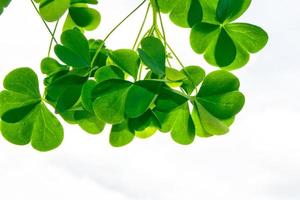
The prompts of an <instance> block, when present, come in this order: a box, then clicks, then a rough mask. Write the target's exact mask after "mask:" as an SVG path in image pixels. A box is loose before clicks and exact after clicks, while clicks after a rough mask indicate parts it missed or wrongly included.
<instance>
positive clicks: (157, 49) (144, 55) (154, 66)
mask: <svg viewBox="0 0 300 200" xmlns="http://www.w3.org/2000/svg"><path fill="white" fill-rule="evenodd" d="M141 46H142V48H139V49H138V52H139V55H140V58H141V60H142V62H143V63H144V64H145V65H146V66H147V67H149V68H150V69H151V71H152V72H153V73H154V74H156V75H159V76H161V75H165V68H166V50H165V47H164V45H163V43H162V42H161V41H160V40H159V39H158V38H155V37H152V36H150V37H146V38H144V39H143V40H142V41H141Z"/></svg>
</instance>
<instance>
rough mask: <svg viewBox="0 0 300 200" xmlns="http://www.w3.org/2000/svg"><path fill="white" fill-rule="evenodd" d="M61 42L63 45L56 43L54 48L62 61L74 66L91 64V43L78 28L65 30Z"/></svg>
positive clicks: (84, 66)
mask: <svg viewBox="0 0 300 200" xmlns="http://www.w3.org/2000/svg"><path fill="white" fill-rule="evenodd" d="M61 43H62V45H56V46H55V49H54V50H55V53H56V55H57V57H58V58H59V59H60V60H61V61H63V62H64V63H65V64H67V65H69V66H72V67H74V68H87V67H89V66H90V60H91V58H90V52H89V43H88V41H87V39H86V38H85V36H84V35H83V34H82V33H81V32H80V31H79V30H78V29H72V30H67V31H64V32H63V33H62V35H61Z"/></svg>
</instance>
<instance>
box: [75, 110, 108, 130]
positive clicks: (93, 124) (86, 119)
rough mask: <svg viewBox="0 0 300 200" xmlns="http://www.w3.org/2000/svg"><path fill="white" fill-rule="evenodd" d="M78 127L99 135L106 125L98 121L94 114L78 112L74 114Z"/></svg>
mask: <svg viewBox="0 0 300 200" xmlns="http://www.w3.org/2000/svg"><path fill="white" fill-rule="evenodd" d="M74 118H75V119H76V121H77V123H78V125H79V126H80V127H81V128H82V129H83V130H84V131H86V132H88V133H90V134H99V133H101V132H102V131H103V129H104V127H105V123H104V122H103V121H102V120H100V119H98V118H97V117H96V116H95V115H94V114H91V113H89V112H87V111H84V110H79V111H76V112H75V114H74Z"/></svg>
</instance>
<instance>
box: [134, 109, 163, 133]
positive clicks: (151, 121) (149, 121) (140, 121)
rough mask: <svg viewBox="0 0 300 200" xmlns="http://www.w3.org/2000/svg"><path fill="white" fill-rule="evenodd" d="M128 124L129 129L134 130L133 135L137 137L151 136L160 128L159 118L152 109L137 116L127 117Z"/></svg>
mask: <svg viewBox="0 0 300 200" xmlns="http://www.w3.org/2000/svg"><path fill="white" fill-rule="evenodd" d="M128 124H129V127H130V129H131V130H135V136H137V137H139V138H148V137H151V136H152V135H153V134H154V133H155V132H156V131H157V129H158V128H160V124H159V120H158V118H157V117H156V116H155V114H154V113H153V112H152V110H148V111H147V112H145V113H144V114H143V115H141V116H139V117H138V118H134V119H129V120H128Z"/></svg>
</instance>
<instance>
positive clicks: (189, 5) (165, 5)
mask: <svg viewBox="0 0 300 200" xmlns="http://www.w3.org/2000/svg"><path fill="white" fill-rule="evenodd" d="M153 1H155V0H153ZM157 5H158V7H159V9H160V11H161V12H164V13H169V14H170V19H171V21H172V22H173V23H174V24H176V25H178V26H181V27H184V28H187V27H193V26H194V25H195V24H196V23H198V22H201V21H202V18H203V9H202V6H201V2H200V0H175V1H174V0H173V1H170V0H157Z"/></svg>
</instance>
